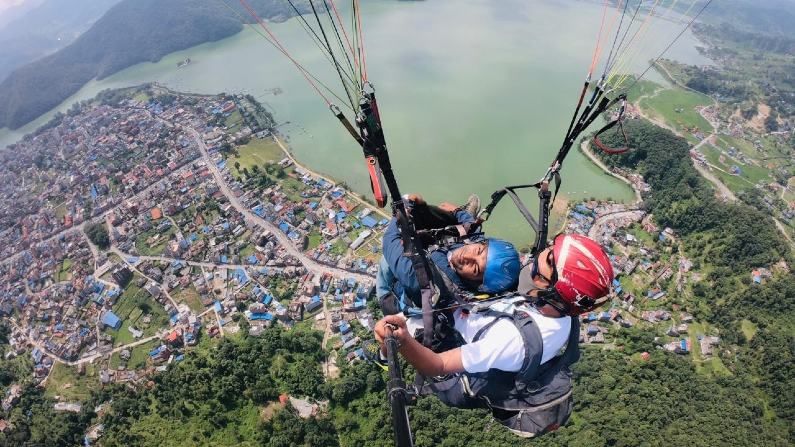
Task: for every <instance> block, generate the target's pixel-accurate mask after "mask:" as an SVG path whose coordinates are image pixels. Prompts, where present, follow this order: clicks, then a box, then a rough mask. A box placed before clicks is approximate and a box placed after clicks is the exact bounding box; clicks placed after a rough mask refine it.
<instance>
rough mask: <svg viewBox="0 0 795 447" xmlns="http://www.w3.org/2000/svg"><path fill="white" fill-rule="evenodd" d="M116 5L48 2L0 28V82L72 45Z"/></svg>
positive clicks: (103, 0) (93, 0) (104, 0)
mask: <svg viewBox="0 0 795 447" xmlns="http://www.w3.org/2000/svg"><path fill="white" fill-rule="evenodd" d="M118 2H119V0H73V1H70V2H68V3H66V2H63V1H59V0H48V1H46V2H44V3H43V4H41V5H39V6H38V7H36V8H34V9H32V10H30V11H27V12H26V13H24V14H22V15H20V16H19V17H17V18H12V19H11V20H9V21H8V23H7V24H5V25H0V80H3V79H5V77H6V76H8V75H9V74H10V73H11V72H12V71H13V70H14V69H15V68H17V67H20V66H22V65H24V64H27V63H29V62H31V61H33V60H36V59H38V58H40V57H42V56H45V55H47V54H50V53H53V52H55V51H57V50H59V49H61V48H63V47H65V46H67V45H69V44H70V43H72V42H74V40H75V39H76V38H77V37H78V36H79V35H80V34H82V33H83V32H85V31H86V30H87V29H89V28H90V27H91V25H92V24H93V23H94V22H96V21H97V19H99V18H100V17H102V15H103V14H105V12H107V11H108V9H110V8H111V7H112V6H113V5H115V4H116V3H118ZM23 5H24V4H23ZM9 14H10V13H9Z"/></svg>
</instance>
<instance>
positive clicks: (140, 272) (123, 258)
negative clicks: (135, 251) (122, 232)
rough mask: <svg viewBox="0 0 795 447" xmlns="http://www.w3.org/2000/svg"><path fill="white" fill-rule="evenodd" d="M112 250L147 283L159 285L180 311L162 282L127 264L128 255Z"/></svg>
mask: <svg viewBox="0 0 795 447" xmlns="http://www.w3.org/2000/svg"><path fill="white" fill-rule="evenodd" d="M110 250H111V251H112V252H113V253H116V254H117V255H118V256H119V257H120V258H121V260H122V262H124V263H125V264H127V265H128V266H130V268H131V269H133V270H134V271H136V272H138V274H139V275H141V276H143V277H144V278H146V279H147V281H150V282H153V283H155V284H157V286H158V288H159V289H160V291H161V292H163V295H165V296H166V298H168V300H169V301H170V302H171V305H172V306H174V309H179V306H178V305H177V302H176V301H175V300H174V298H173V297H172V296H171V294H170V293H168V290H166V288H165V287H163V285H162V284H161V283H160V282H158V281H155V280H154V279H152V278H150V277H149V276H148V275H147V274H146V273H144V272H142V271H140V270H138V268H137V267H135V266H134V265H132V264H130V263H129V262H127V258H129V255H127V256H126V257H125V256H124V253H122V252H121V251H119V250H118V249H117V248H116V247H111V248H110Z"/></svg>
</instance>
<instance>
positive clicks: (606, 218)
mask: <svg viewBox="0 0 795 447" xmlns="http://www.w3.org/2000/svg"><path fill="white" fill-rule="evenodd" d="M645 215H646V212H645V211H641V210H628V211H618V212H615V213H610V214H605V215H603V216H600V217H599V218H597V219H596V220H595V221H594V223H593V226H591V229H590V230H588V237H589V238H591V239H593V240H599V238H598V236H599V233H600V232H601V231H600V230H601V228H602V227H603V226H604V225H607V224H608V223H609V222H610V221H613V220H618V219H625V218H628V217H631V218H632V219H633V220H635V221H637V222H640V220H641V219H643V216H645Z"/></svg>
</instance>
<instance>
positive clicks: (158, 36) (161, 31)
mask: <svg viewBox="0 0 795 447" xmlns="http://www.w3.org/2000/svg"><path fill="white" fill-rule="evenodd" d="M227 1H228V5H229V6H230V7H233V8H236V9H237V11H238V13H239V14H240V16H243V17H245V18H246V19H248V15H247V14H246V13H245V12H244V11H243V9H242V7H241V6H239V4H238V3H237V2H233V1H230V0H227ZM249 3H250V4H251V5H252V7H254V9H256V10H257V12H258V14H260V16H261V17H263V18H265V19H270V20H285V19H286V18H289V17H291V16H292V15H294V11H293V10H292V8H291V7H290V5H289V4H288V3H287V2H284V1H282V0H250V1H249ZM296 3H298V7H299V9H300V10H304V11H305V10H307V8H308V4H307V3H305V2H304V1H300V2H296ZM242 28H243V25H242V24H241V18H240V17H239V16H238V15H236V14H235V13H234V12H232V11H231V10H230V9H229V8H228V7H227V6H225V4H224V3H223V2H222V1H220V0H122V1H121V2H120V3H118V4H117V5H115V6H114V7H113V8H111V9H110V10H109V11H108V12H107V13H106V14H105V15H104V16H103V17H102V18H101V19H99V20H98V21H97V22H96V23H95V24H94V25H93V26H92V27H91V28H90V29H89V30H88V31H86V32H85V33H83V34H82V35H81V36H80V37H79V38H77V40H75V41H74V43H72V44H71V45H69V46H67V47H65V48H63V49H61V50H59V51H57V52H56V53H54V54H52V55H50V56H47V57H44V58H42V59H39V60H37V61H35V62H32V63H30V64H27V65H25V66H22V67H20V68H18V69H16V70H15V71H14V72H13V73H11V75H9V76H8V78H6V79H5V80H4V81H3V82H2V83H0V127H10V128H12V129H16V128H19V127H21V126H23V125H25V124H26V123H28V122H30V121H32V120H34V119H36V118H37V117H39V116H40V115H42V114H44V113H45V112H47V111H48V110H50V109H52V108H53V107H55V106H57V105H58V104H60V103H61V102H62V101H63V100H65V99H66V98H68V97H69V96H71V95H72V94H74V93H75V92H77V91H78V90H79V89H80V88H81V87H82V86H83V85H84V84H85V83H87V82H88V81H90V80H91V79H94V78H99V79H102V78H105V77H107V76H110V75H112V74H113V73H116V72H118V71H120V70H122V69H124V68H127V67H129V66H131V65H134V64H137V63H140V62H147V61H150V62H156V61H158V60H160V58H162V57H163V56H164V55H166V54H168V53H171V52H174V51H178V50H182V49H185V48H189V47H192V46H194V45H198V44H201V43H204V42H208V41H215V40H220V39H223V38H225V37H228V36H231V35H233V34H235V33H237V32H239V31H241V30H242Z"/></svg>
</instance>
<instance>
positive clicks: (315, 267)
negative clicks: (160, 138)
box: [188, 129, 373, 282]
mask: <svg viewBox="0 0 795 447" xmlns="http://www.w3.org/2000/svg"><path fill="white" fill-rule="evenodd" d="M188 132H189V133H190V135H191V136H192V137H193V139H194V140H195V141H196V144H197V145H198V146H199V151H200V152H201V154H202V158H203V159H204V162H205V163H206V164H207V168H208V169H210V172H211V173H212V175H213V177H214V178H215V182H216V183H217V184H218V187H219V188H220V190H221V192H222V193H223V194H224V196H226V198H227V199H228V200H229V203H231V204H232V206H233V207H234V208H235V209H236V210H237V211H238V212H240V214H242V215H243V217H244V218H245V219H246V220H247V221H249V222H253V223H255V224H257V225H259V226H260V227H263V228H266V229H268V230H269V231H270V232H271V233H273V235H274V236H275V237H276V239H277V240H278V241H279V244H280V245H281V246H282V247H283V248H284V250H285V251H287V253H288V254H289V255H290V256H293V257H294V258H296V259H298V260H299V261H301V264H303V266H304V267H305V268H306V269H307V270H308V271H310V272H312V273H314V274H323V273H325V272H329V273H332V274H334V275H335V276H339V277H343V278H351V277H353V278H355V279H356V280H357V281H359V282H370V281H372V280H373V278H372V277H371V276H368V275H362V274H361V273H355V272H351V271H348V270H344V269H340V268H337V267H331V266H327V265H323V264H320V263H318V262H316V261H314V260H312V259H310V258H309V257H307V256H306V255H305V254H304V253H302V252H301V250H299V249H298V248H297V247H296V246H295V244H293V242H292V241H291V240H290V239H289V238H288V237H287V235H286V234H284V233H282V231H281V230H279V229H278V228H277V227H276V225H274V224H273V223H271V222H268V221H267V220H265V219H263V218H261V217H259V216H257V215H256V214H254V213H253V212H252V211H250V210H249V209H248V208H246V206H244V205H243V204H242V203H241V202H240V200H239V199H238V198H237V196H236V195H235V194H234V193H233V192H232V190H231V189H230V188H229V185H227V184H226V180H224V176H223V174H222V173H221V170H220V169H218V166H217V165H216V164H215V163H214V162H213V160H212V159H211V158H210V153H209V152H208V150H207V145H206V144H204V140H203V139H202V137H201V135H199V133H198V132H197V131H196V130H195V129H188Z"/></svg>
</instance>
